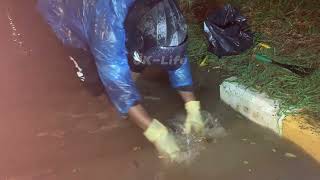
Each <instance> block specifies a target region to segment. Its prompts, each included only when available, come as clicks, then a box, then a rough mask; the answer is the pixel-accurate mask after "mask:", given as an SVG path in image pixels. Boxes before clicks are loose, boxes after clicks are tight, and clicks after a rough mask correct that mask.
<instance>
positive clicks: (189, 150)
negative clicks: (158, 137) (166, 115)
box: [168, 111, 227, 164]
mask: <svg viewBox="0 0 320 180" xmlns="http://www.w3.org/2000/svg"><path fill="white" fill-rule="evenodd" d="M202 117H203V119H204V123H205V129H204V135H203V136H199V135H196V134H188V135H187V134H185V133H184V121H185V119H186V115H185V114H178V115H176V116H175V117H174V118H173V119H171V120H170V121H169V124H168V125H169V126H170V127H171V128H172V129H173V132H174V134H175V136H176V138H177V141H178V144H179V146H180V148H181V150H182V153H181V155H180V160H179V161H180V162H182V163H186V164H191V163H192V162H193V161H194V160H195V159H196V158H197V157H198V156H199V155H200V154H201V151H203V150H205V149H206V144H208V143H209V142H211V141H212V140H213V139H217V138H222V137H225V136H226V135H227V133H226V130H225V129H224V128H223V127H222V125H221V124H220V122H219V120H218V118H215V117H213V116H212V115H211V114H210V113H209V112H207V111H202Z"/></svg>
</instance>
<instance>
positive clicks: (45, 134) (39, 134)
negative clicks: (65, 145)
mask: <svg viewBox="0 0 320 180" xmlns="http://www.w3.org/2000/svg"><path fill="white" fill-rule="evenodd" d="M48 135H49V133H48V132H41V133H38V134H37V136H38V137H44V136H48Z"/></svg>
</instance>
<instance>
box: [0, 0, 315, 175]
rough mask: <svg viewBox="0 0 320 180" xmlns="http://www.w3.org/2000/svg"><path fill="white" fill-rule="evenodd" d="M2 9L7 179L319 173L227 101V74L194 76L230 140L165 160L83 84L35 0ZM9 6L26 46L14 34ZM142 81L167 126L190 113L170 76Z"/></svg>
mask: <svg viewBox="0 0 320 180" xmlns="http://www.w3.org/2000/svg"><path fill="white" fill-rule="evenodd" d="M0 5H1V6H0V8H1V11H0V23H1V26H0V39H1V43H0V49H1V53H0V60H1V61H0V64H1V65H0V68H1V70H0V79H1V80H0V82H1V85H0V87H1V88H0V94H1V101H0V114H1V118H0V122H1V125H0V147H1V148H0V180H7V179H10V180H72V179H74V180H82V179H83V180H100V179H101V180H102V179H110V180H113V179H114V180H118V179H119V180H126V179H130V180H133V179H137V180H138V179H139V180H142V179H146V180H171V179H172V180H178V179H183V180H189V179H190V180H191V179H202V180H207V179H208V180H209V179H210V180H212V179H219V180H229V179H230V180H238V179H241V180H242V179H243V180H247V179H259V180H260V179H262V180H264V179H265V180H295V179H296V180H301V179H306V180H313V179H314V180H317V179H320V166H319V164H318V163H317V162H315V161H314V160H313V159H312V158H311V157H309V156H308V155H306V154H305V153H304V152H303V151H301V149H299V148H298V147H296V146H294V145H293V144H291V143H290V142H287V141H285V140H283V139H281V138H279V137H277V136H275V135H273V134H272V133H271V132H269V131H268V130H265V129H263V128H261V127H259V126H257V125H255V124H252V123H250V122H248V121H247V120H246V119H245V118H243V117H241V116H240V115H238V114H237V113H235V112H234V111H233V110H231V109H230V108H229V107H227V106H225V105H224V104H223V103H222V102H221V101H220V100H219V94H218V85H219V83H220V82H221V79H223V74H222V73H219V72H213V73H205V72H202V71H198V70H196V71H195V72H194V76H195V79H196V84H197V94H198V96H199V99H200V100H201V101H202V104H203V106H204V109H206V110H207V111H209V112H211V113H212V114H214V115H215V116H217V117H218V118H219V120H220V122H221V123H222V125H223V126H224V127H225V128H226V130H227V132H228V136H227V137H224V138H221V139H215V140H213V141H211V142H210V143H207V144H206V149H205V150H204V151H202V152H201V155H200V156H199V157H198V158H197V159H196V160H195V161H194V162H193V163H192V164H189V165H170V166H168V165H165V164H163V163H162V162H161V161H160V160H159V159H158V156H157V154H156V152H155V151H154V148H153V147H152V145H151V144H149V143H148V142H147V141H146V140H145V139H144V137H143V135H142V132H141V131H140V130H139V129H138V128H137V127H136V126H134V125H133V124H132V123H131V122H129V121H126V120H120V119H119V117H118V116H117V114H116V113H115V110H114V108H112V106H111V105H110V103H108V102H107V101H106V100H105V99H103V98H100V99H97V98H93V97H91V96H90V95H89V94H88V93H87V92H86V91H85V90H84V89H83V88H82V87H81V86H79V84H78V81H77V80H76V78H75V76H74V74H73V72H72V66H71V64H70V62H69V61H68V58H67V52H65V51H64V49H63V48H62V47H61V44H60V43H59V42H58V41H57V40H56V38H55V36H54V35H53V34H52V33H51V32H50V30H49V28H48V27H47V26H46V25H45V24H43V23H42V21H41V18H40V17H39V16H38V14H37V13H36V12H35V11H34V8H33V4H32V3H28V2H20V3H19V4H18V3H17V2H16V1H9V0H7V1H1V2H0ZM8 12H9V13H10V17H12V21H14V24H15V27H16V31H17V32H18V33H19V34H21V35H20V37H19V38H20V40H21V41H22V42H23V43H22V45H20V44H19V43H17V42H16V41H14V40H13V39H14V38H13V37H12V33H13V32H12V26H10V23H9V20H8ZM138 85H139V87H140V90H141V93H142V94H143V96H144V97H146V99H145V101H144V104H145V106H146V107H147V109H148V111H149V112H150V113H151V114H152V115H153V116H154V117H156V118H158V119H160V120H162V121H164V122H165V123H168V122H166V120H168V119H171V118H172V116H173V115H174V114H176V113H180V112H181V111H182V110H183V104H182V102H181V100H180V99H179V97H178V96H177V95H176V93H175V92H174V91H173V90H172V89H171V88H170V87H169V86H168V84H167V82H166V81H165V80H163V81H162V80H159V79H158V80H157V82H155V81H150V80H140V81H139V82H138ZM159 99H160V100H159ZM285 153H291V154H293V155H295V156H296V157H295V158H292V157H291V158H290V157H286V156H285Z"/></svg>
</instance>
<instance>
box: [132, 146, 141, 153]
mask: <svg viewBox="0 0 320 180" xmlns="http://www.w3.org/2000/svg"><path fill="white" fill-rule="evenodd" d="M140 150H141V147H140V146H136V147H134V148H133V151H134V152H136V151H140Z"/></svg>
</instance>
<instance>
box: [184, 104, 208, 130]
mask: <svg viewBox="0 0 320 180" xmlns="http://www.w3.org/2000/svg"><path fill="white" fill-rule="evenodd" d="M185 108H186V111H187V119H186V122H185V125H184V128H185V129H184V130H185V133H186V134H190V133H191V131H192V130H193V131H195V132H196V133H198V134H202V133H203V130H204V122H203V119H202V115H201V111H200V102H199V101H190V102H188V103H186V104H185Z"/></svg>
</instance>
